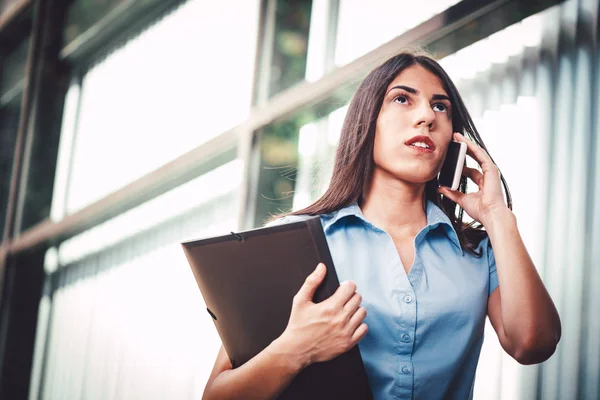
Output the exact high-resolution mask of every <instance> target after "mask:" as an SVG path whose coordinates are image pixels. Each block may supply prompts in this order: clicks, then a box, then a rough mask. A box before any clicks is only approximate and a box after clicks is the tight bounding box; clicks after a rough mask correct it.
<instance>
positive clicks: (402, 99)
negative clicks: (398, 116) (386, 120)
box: [394, 96, 408, 104]
mask: <svg viewBox="0 0 600 400" xmlns="http://www.w3.org/2000/svg"><path fill="white" fill-rule="evenodd" d="M394 101H395V102H396V103H400V104H406V103H408V99H407V98H406V96H398V97H396V98H395V99H394Z"/></svg>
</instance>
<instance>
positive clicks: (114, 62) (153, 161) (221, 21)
mask: <svg viewBox="0 0 600 400" xmlns="http://www.w3.org/2000/svg"><path fill="white" fill-rule="evenodd" d="M215 4H217V3H215ZM258 10H259V4H258V0H252V1H244V2H243V3H240V2H239V1H238V0H222V1H220V2H219V3H218V6H215V5H212V3H207V2H205V1H202V0H191V1H188V2H186V3H185V4H183V5H182V6H181V7H179V8H178V9H176V10H175V11H174V12H173V13H171V14H169V15H167V16H166V17H165V18H164V19H163V20H161V21H159V22H158V23H156V25H154V26H152V27H150V28H148V29H147V30H146V31H145V32H143V33H142V34H140V36H139V37H137V38H135V39H133V40H131V41H130V42H128V43H127V44H126V45H125V46H124V47H122V48H120V49H119V50H117V51H116V52H114V53H113V54H111V55H110V56H109V57H108V58H106V60H104V61H103V62H102V63H100V64H98V65H96V66H95V67H94V68H93V69H91V70H90V71H89V72H88V73H87V74H86V76H85V77H84V80H83V85H82V90H81V105H80V107H81V108H80V111H79V120H78V128H77V132H76V133H75V137H76V139H75V140H74V149H73V159H72V171H71V175H70V190H69V193H68V195H67V198H66V200H65V201H66V210H67V213H72V212H74V211H76V210H79V209H81V208H82V207H85V206H87V205H89V204H90V203H91V202H93V201H96V200H98V199H100V198H102V197H104V196H106V195H107V194H109V193H111V192H113V191H115V190H117V189H118V188H120V187H123V186H125V185H126V184H128V183H129V182H131V181H133V180H135V179H137V178H139V177H141V176H143V175H144V174H146V173H148V172H150V171H152V170H154V169H156V168H158V167H161V166H162V165H164V164H166V163H167V162H169V161H171V160H173V159H175V158H176V157H178V156H180V155H182V154H184V153H185V152H187V151H189V150H191V149H193V148H195V147H196V146H198V145H201V144H202V143H204V142H206V141H207V140H209V139H211V138H213V137H214V136H217V135H219V134H220V133H222V132H223V131H225V130H227V129H229V128H231V127H233V126H235V125H236V124H239V123H241V122H242V121H244V119H245V118H247V116H248V113H249V110H250V104H251V94H252V78H253V73H254V53H255V49H256V36H257V35H256V31H257V19H258ZM232 32H235V34H232ZM223 49H235V51H233V50H231V51H223ZM217 54H218V57H217V58H215V55H217Z"/></svg>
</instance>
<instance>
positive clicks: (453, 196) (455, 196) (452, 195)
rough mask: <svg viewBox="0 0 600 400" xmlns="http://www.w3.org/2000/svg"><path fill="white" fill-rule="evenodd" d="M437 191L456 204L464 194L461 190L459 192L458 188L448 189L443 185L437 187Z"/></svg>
mask: <svg viewBox="0 0 600 400" xmlns="http://www.w3.org/2000/svg"><path fill="white" fill-rule="evenodd" d="M438 192H439V193H441V194H443V195H444V196H446V197H447V198H449V199H450V200H452V201H453V202H455V203H457V204H458V205H461V204H462V199H463V197H464V196H465V194H464V193H463V192H460V191H458V190H450V188H447V187H445V186H440V187H439V188H438ZM461 207H462V206H461Z"/></svg>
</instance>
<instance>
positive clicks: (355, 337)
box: [351, 323, 369, 346]
mask: <svg viewBox="0 0 600 400" xmlns="http://www.w3.org/2000/svg"><path fill="white" fill-rule="evenodd" d="M368 331H369V327H368V326H367V324H364V323H363V324H360V326H359V327H358V328H356V330H355V331H354V333H353V334H352V339H351V341H352V346H354V345H355V344H356V343H358V342H360V341H361V340H362V338H364V337H365V335H366V334H367V332H368Z"/></svg>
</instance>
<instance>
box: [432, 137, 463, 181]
mask: <svg viewBox="0 0 600 400" xmlns="http://www.w3.org/2000/svg"><path fill="white" fill-rule="evenodd" d="M466 155H467V144H466V143H463V142H455V141H454V140H452V141H451V142H450V145H449V146H448V152H447V153H446V159H445V160H444V164H443V165H442V169H441V170H440V175H439V177H438V182H439V184H440V186H446V187H449V188H450V189H452V190H456V189H458V185H459V184H460V177H461V175H462V170H463V165H464V164H465V157H466Z"/></svg>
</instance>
